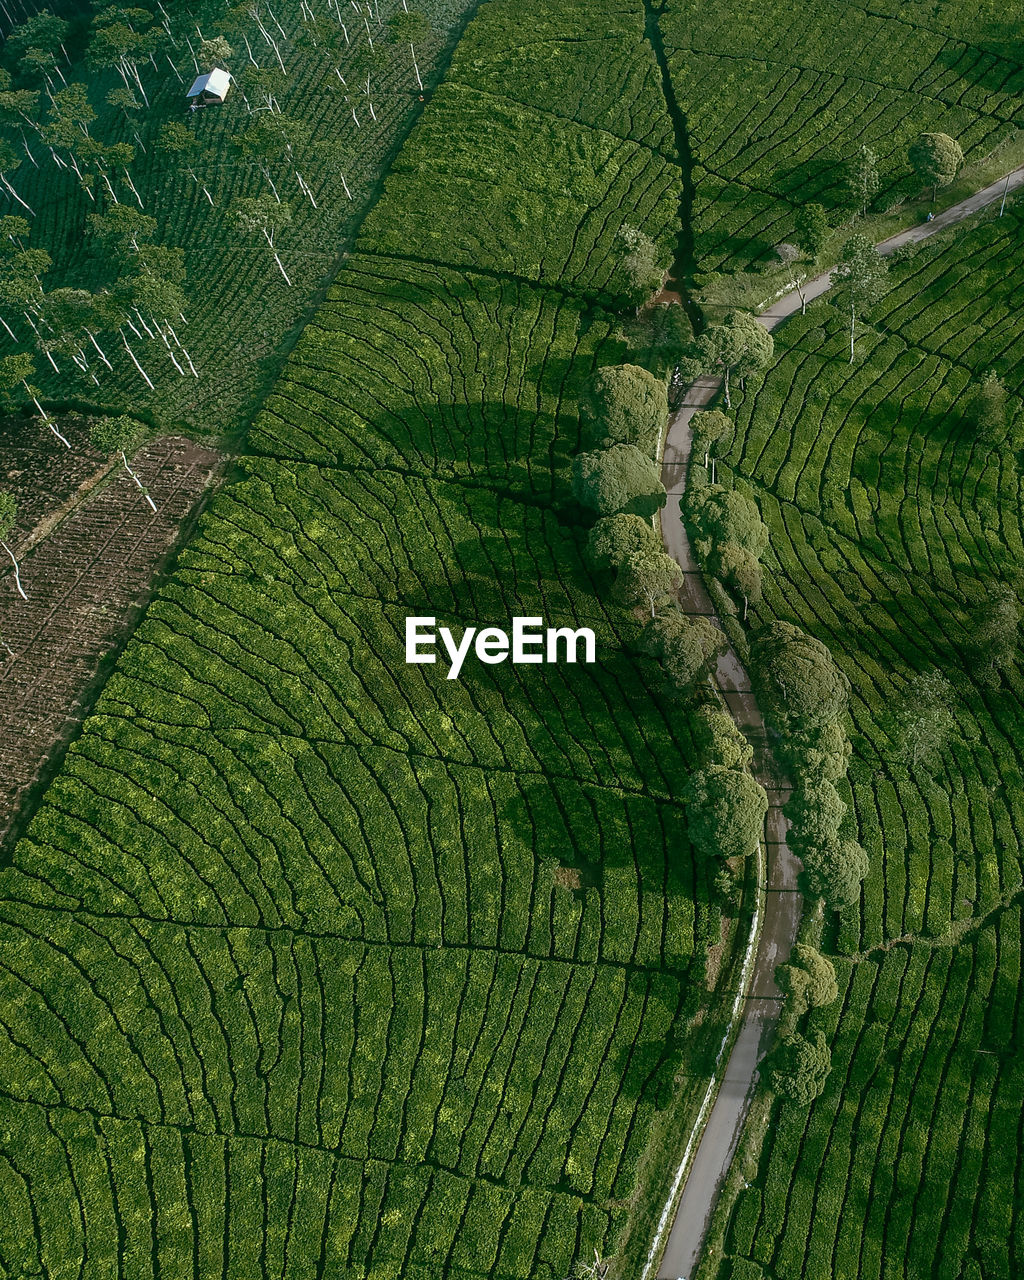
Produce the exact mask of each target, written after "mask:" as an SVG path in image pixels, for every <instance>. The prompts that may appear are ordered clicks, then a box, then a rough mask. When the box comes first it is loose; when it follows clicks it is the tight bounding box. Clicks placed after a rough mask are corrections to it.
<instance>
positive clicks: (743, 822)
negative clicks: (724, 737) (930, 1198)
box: [684, 765, 768, 859]
mask: <svg viewBox="0 0 1024 1280" xmlns="http://www.w3.org/2000/svg"><path fill="white" fill-rule="evenodd" d="M684 799H685V801H686V828H687V832H688V834H689V837H690V843H691V844H692V845H693V846H694V848H695V849H696V850H697V851H698V852H699V853H700V854H701V855H702V856H703V857H704V858H707V859H712V858H723V859H724V858H733V857H741V858H743V857H746V856H748V855H749V854H751V853H753V852H754V850H755V849H756V848H757V844H758V841H759V840H760V839H761V837H762V835H763V832H764V817H765V814H766V813H767V812H768V797H767V796H766V795H765V791H764V788H763V787H762V786H761V784H760V783H759V782H758V781H757V780H756V779H755V778H753V777H751V775H750V774H749V773H746V772H743V771H741V770H739V769H723V768H721V767H719V766H716V765H711V766H709V767H707V768H703V769H699V770H698V771H697V772H696V773H694V774H693V775H692V777H691V778H690V780H689V782H688V784H687V787H686V791H685V793H684Z"/></svg>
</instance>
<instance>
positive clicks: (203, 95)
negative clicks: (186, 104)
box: [185, 67, 231, 108]
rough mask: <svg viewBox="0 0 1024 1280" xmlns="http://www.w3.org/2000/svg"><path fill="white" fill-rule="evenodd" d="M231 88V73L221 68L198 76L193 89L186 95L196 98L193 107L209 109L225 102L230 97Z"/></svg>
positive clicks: (215, 68)
mask: <svg viewBox="0 0 1024 1280" xmlns="http://www.w3.org/2000/svg"><path fill="white" fill-rule="evenodd" d="M230 88H231V72H230V71H224V70H222V69H221V68H220V67H214V69H213V70H212V71H207V72H206V73H205V75H201V76H196V78H195V80H194V81H193V84H192V88H191V89H189V91H188V93H187V94H186V95H185V96H186V97H187V98H194V99H195V102H193V104H192V106H193V108H195V107H209V106H212V105H213V103H215V102H223V101H224V99H225V98H226V97H227V96H228V90H229V89H230Z"/></svg>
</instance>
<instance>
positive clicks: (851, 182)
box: [845, 145, 882, 218]
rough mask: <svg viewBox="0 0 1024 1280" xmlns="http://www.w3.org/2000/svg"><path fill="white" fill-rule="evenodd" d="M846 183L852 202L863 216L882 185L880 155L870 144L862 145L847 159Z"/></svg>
mask: <svg viewBox="0 0 1024 1280" xmlns="http://www.w3.org/2000/svg"><path fill="white" fill-rule="evenodd" d="M845 185H846V193H847V197H848V199H849V201H850V204H851V205H852V206H853V208H854V209H855V210H856V211H857V213H858V215H859V216H860V217H862V218H863V217H864V215H865V214H866V213H867V211H868V205H869V204H870V203H871V201H872V200H873V199H874V198H875V196H876V195H877V194H878V191H879V188H880V187H881V185H882V182H881V179H880V178H879V176H878V156H877V155H876V154H875V152H874V151H872V150H871V148H870V147H869V146H867V145H864V146H861V147H860V148H859V149H858V150H857V153H856V154H855V155H854V156H852V157H851V158H850V160H848V161H847V164H846V173H845Z"/></svg>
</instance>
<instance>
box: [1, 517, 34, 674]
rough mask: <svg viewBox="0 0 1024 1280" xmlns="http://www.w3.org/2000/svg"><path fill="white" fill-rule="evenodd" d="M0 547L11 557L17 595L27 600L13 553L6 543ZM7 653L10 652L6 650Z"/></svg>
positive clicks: (2, 543)
mask: <svg viewBox="0 0 1024 1280" xmlns="http://www.w3.org/2000/svg"><path fill="white" fill-rule="evenodd" d="M0 547H3V549H4V550H5V551H6V552H7V554H8V555H9V556H10V557H11V564H13V565H14V585H15V586H16V587H17V588H18V595H19V596H21V598H22V600H27V599H28V596H27V595H26V594H25V588H24V587H23V586H22V585H21V570H20V569H19V568H18V562H17V560H15V558H14V552H13V551H12V550H11V549H10V547H9V546H8V545H7V543H6V542H3V541H0ZM5 647H6V646H5ZM8 652H10V651H9V650H8Z"/></svg>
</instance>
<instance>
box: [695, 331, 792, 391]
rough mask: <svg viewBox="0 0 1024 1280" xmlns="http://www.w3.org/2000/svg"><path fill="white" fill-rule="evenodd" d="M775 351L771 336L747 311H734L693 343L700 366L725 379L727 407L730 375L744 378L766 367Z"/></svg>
mask: <svg viewBox="0 0 1024 1280" xmlns="http://www.w3.org/2000/svg"><path fill="white" fill-rule="evenodd" d="M774 350H775V343H774V340H773V339H772V335H771V334H770V333H769V332H768V330H767V329H766V328H765V327H764V325H762V324H759V323H758V322H757V320H755V319H754V317H753V316H752V315H750V314H749V313H748V312H746V311H733V312H732V313H731V314H730V315H729V316H728V317H727V318H726V320H725V323H724V324H718V325H712V326H711V328H709V329H707V330H705V332H704V333H702V334H701V335H700V337H699V338H698V339H697V341H696V343H695V351H696V356H697V360H698V361H699V363H700V366H701V368H702V369H703V370H704V371H705V372H708V373H718V374H721V376H722V378H723V379H724V382H725V403H726V407H731V404H732V401H731V397H730V379H731V378H732V376H733V375H734V374H735V375H737V376H739V377H741V378H746V377H748V376H749V375H750V374H753V373H757V372H759V371H760V370H762V369H765V368H767V366H768V365H769V364H770V363H771V358H772V353H773V351H774Z"/></svg>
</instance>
